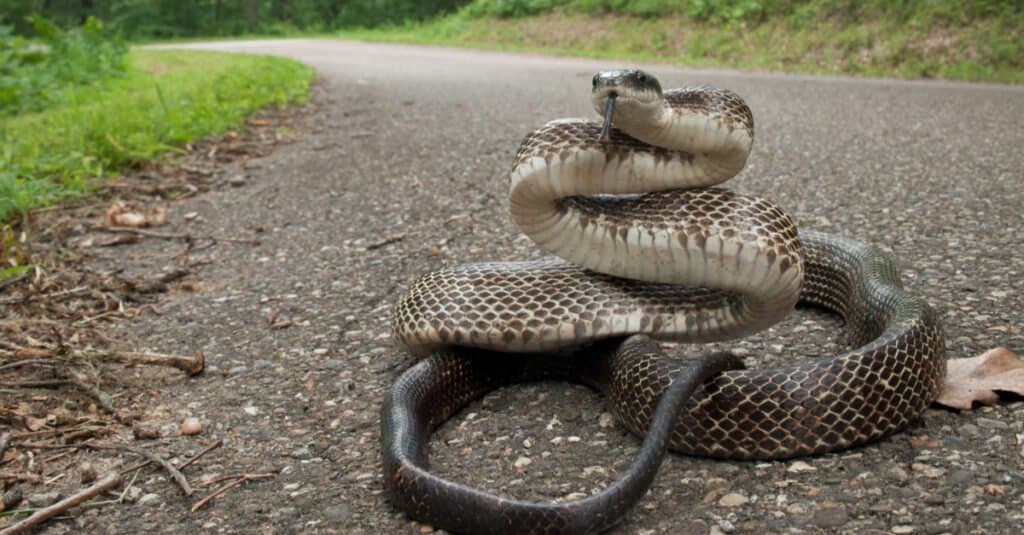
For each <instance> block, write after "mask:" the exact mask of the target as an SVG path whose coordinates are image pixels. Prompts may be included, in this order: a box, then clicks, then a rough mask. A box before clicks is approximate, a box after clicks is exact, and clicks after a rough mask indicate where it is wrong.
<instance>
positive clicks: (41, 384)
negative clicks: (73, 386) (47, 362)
mask: <svg viewBox="0 0 1024 535" xmlns="http://www.w3.org/2000/svg"><path fill="white" fill-rule="evenodd" d="M70 382H71V381H66V380H64V379H55V380H52V381H11V382H9V383H0V386H9V387H11V388H48V387H51V386H64V385H66V384H68V383H70Z"/></svg>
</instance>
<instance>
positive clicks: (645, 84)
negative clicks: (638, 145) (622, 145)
mask: <svg viewBox="0 0 1024 535" xmlns="http://www.w3.org/2000/svg"><path fill="white" fill-rule="evenodd" d="M593 81H594V86H593V90H592V91H591V95H590V98H591V101H592V102H593V104H594V110H595V111H597V113H599V114H601V115H602V116H603V117H604V127H603V128H602V129H601V141H608V140H609V139H610V132H611V126H612V121H613V119H614V120H615V121H616V122H618V123H624V122H625V123H629V122H644V121H649V120H651V119H652V118H654V117H657V116H658V115H659V114H660V113H661V112H662V108H663V107H664V105H663V104H662V96H661V84H660V83H659V82H658V79H657V78H655V77H654V76H651V75H650V74H647V73H646V72H644V71H641V70H640V69H619V70H612V71H601V72H599V73H597V74H595V75H594V80H593Z"/></svg>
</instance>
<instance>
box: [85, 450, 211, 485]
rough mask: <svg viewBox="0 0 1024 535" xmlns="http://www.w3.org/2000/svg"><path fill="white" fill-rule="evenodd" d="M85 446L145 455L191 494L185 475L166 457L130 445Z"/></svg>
mask: <svg viewBox="0 0 1024 535" xmlns="http://www.w3.org/2000/svg"><path fill="white" fill-rule="evenodd" d="M85 446H86V447H89V448H93V449H97V450H124V451H127V452H131V453H134V454H135V455H139V456H142V457H145V458H146V459H148V460H149V461H150V462H153V463H156V464H159V465H160V466H161V467H162V468H163V469H164V470H165V471H167V473H168V474H170V475H171V478H173V479H174V482H175V483H177V484H178V486H179V487H181V490H182V491H183V492H184V493H185V496H191V495H192V486H191V485H189V484H188V480H187V479H185V476H184V475H182V473H181V472H180V471H179V470H178V469H177V468H175V467H174V465H173V464H171V463H170V462H169V461H168V460H167V459H164V458H163V457H160V456H159V455H157V454H155V453H152V452H148V451H146V450H141V449H139V448H133V447H131V446H122V445H114V444H110V445H108V444H96V443H94V442H86V443H85ZM118 475H120V474H118Z"/></svg>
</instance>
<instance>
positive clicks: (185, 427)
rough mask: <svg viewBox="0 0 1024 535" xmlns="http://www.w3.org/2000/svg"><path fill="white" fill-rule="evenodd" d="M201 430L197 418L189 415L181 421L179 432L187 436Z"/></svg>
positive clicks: (196, 433)
mask: <svg viewBox="0 0 1024 535" xmlns="http://www.w3.org/2000/svg"><path fill="white" fill-rule="evenodd" d="M202 432H203V424H202V423H200V422H199V418H196V417H194V416H189V417H188V418H185V421H183V422H181V434H183V435H187V436H193V435H198V434H199V433H202Z"/></svg>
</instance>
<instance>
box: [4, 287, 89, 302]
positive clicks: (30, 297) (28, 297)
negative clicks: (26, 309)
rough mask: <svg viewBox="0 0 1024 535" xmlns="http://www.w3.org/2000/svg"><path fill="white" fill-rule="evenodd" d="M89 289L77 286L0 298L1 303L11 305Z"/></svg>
mask: <svg viewBox="0 0 1024 535" xmlns="http://www.w3.org/2000/svg"><path fill="white" fill-rule="evenodd" d="M88 290H89V287H88V286H76V287H74V288H71V289H68V290H61V291H59V292H53V293H48V294H44V295H26V296H21V297H7V298H4V299H0V303H2V304H5V305H9V304H11V303H20V302H23V301H39V300H40V299H56V298H58V297H66V296H68V295H75V294H80V293H82V292H86V291H88Z"/></svg>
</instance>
